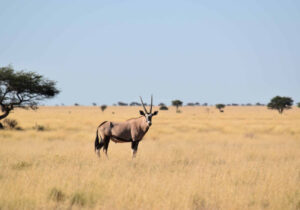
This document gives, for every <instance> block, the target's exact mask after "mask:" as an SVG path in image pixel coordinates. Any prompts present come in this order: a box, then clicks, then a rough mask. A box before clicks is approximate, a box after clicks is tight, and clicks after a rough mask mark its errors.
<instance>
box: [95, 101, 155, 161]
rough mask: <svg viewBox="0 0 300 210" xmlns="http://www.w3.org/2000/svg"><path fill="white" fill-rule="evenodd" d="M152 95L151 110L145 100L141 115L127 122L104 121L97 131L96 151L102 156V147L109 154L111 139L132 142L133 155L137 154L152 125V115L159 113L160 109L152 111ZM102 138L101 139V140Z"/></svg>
mask: <svg viewBox="0 0 300 210" xmlns="http://www.w3.org/2000/svg"><path fill="white" fill-rule="evenodd" d="M152 101H153V99H152V96H151V106H150V112H148V111H147V109H146V107H145V105H144V103H143V100H142V98H141V102H142V105H143V108H144V111H145V112H144V111H142V110H140V115H141V116H140V117H138V118H133V119H129V120H127V121H125V122H110V121H104V122H102V123H101V124H100V125H99V126H98V128H97V131H96V139H95V151H96V153H97V155H98V156H99V157H100V149H101V148H102V147H103V151H104V152H105V154H106V155H107V149H108V145H109V142H110V140H112V141H113V142H115V143H126V142H128V143H131V149H132V152H133V154H132V156H133V157H135V156H136V152H137V149H138V145H139V142H140V141H141V140H142V139H143V137H144V136H145V134H146V133H147V131H148V130H149V128H150V126H151V125H152V116H154V115H157V113H158V111H155V112H153V113H152ZM99 139H100V141H99Z"/></svg>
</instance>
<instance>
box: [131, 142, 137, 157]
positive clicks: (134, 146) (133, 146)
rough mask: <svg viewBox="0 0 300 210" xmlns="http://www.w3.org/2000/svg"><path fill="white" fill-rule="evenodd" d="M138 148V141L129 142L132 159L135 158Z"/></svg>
mask: <svg viewBox="0 0 300 210" xmlns="http://www.w3.org/2000/svg"><path fill="white" fill-rule="evenodd" d="M138 146H139V141H132V142H131V149H132V158H135V156H136V153H137V150H138Z"/></svg>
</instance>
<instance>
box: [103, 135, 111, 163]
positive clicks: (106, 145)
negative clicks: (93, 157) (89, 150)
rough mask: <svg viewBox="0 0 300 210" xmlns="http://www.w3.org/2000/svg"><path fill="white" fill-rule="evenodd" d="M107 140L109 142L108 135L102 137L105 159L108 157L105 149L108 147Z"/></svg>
mask: <svg viewBox="0 0 300 210" xmlns="http://www.w3.org/2000/svg"><path fill="white" fill-rule="evenodd" d="M109 142H110V137H109V136H107V137H105V139H104V146H103V151H104V153H105V155H106V157H107V159H108V155H107V149H108V145H109Z"/></svg>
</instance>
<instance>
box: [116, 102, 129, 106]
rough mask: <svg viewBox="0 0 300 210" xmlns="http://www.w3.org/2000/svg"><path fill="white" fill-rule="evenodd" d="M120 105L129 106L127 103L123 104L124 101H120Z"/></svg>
mask: <svg viewBox="0 0 300 210" xmlns="http://www.w3.org/2000/svg"><path fill="white" fill-rule="evenodd" d="M118 105H119V106H128V104H127V103H124V102H122V101H119V102H118Z"/></svg>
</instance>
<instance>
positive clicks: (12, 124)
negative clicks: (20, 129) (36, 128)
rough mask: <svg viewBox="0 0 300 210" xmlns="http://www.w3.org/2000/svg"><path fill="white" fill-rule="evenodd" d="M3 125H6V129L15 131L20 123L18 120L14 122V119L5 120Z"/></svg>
mask: <svg viewBox="0 0 300 210" xmlns="http://www.w3.org/2000/svg"><path fill="white" fill-rule="evenodd" d="M3 123H4V127H8V128H10V129H14V128H16V127H17V125H18V122H17V120H14V119H8V118H7V119H4V120H3Z"/></svg>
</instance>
